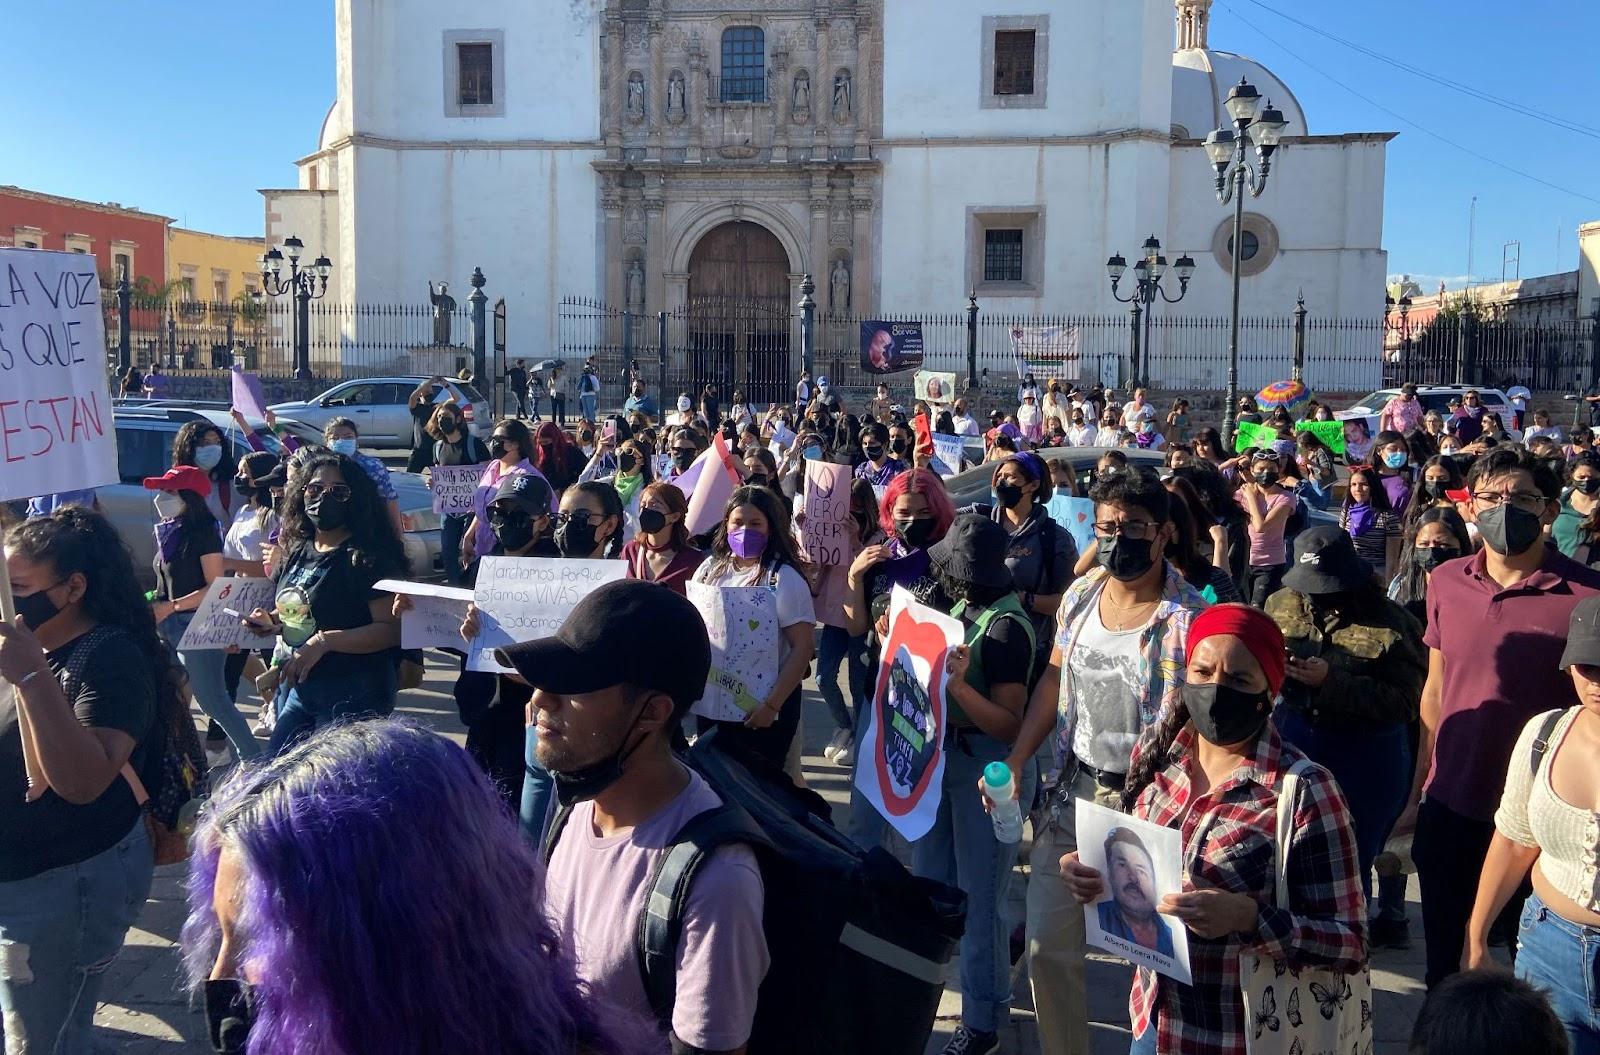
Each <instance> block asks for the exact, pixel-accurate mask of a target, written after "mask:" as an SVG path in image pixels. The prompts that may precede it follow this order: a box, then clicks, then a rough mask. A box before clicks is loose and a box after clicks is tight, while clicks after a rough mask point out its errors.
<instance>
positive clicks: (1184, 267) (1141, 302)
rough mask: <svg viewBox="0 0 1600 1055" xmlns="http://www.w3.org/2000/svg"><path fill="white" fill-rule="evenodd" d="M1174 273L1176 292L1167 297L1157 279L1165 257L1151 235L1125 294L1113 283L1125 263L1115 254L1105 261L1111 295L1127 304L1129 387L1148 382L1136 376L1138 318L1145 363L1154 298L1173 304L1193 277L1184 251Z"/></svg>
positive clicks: (1191, 260) (1191, 262)
mask: <svg viewBox="0 0 1600 1055" xmlns="http://www.w3.org/2000/svg"><path fill="white" fill-rule="evenodd" d="M1172 266H1173V270H1175V271H1176V272H1177V275H1178V295H1177V296H1176V297H1169V296H1167V291H1166V290H1165V289H1164V288H1162V285H1161V280H1162V279H1163V278H1165V277H1166V274H1167V258H1166V257H1164V256H1162V255H1161V239H1159V238H1157V237H1156V236H1155V235H1151V236H1150V237H1149V238H1146V239H1145V240H1144V259H1142V260H1140V261H1139V262H1138V263H1136V264H1134V265H1133V276H1134V283H1135V284H1134V288H1133V290H1132V292H1130V293H1129V294H1128V296H1126V297H1123V296H1119V295H1118V293H1117V286H1118V284H1119V283H1121V282H1122V276H1123V274H1124V273H1125V272H1126V271H1127V270H1128V262H1127V261H1126V260H1124V259H1123V258H1122V254H1121V253H1118V254H1117V255H1116V256H1114V257H1112V258H1111V259H1110V260H1107V261H1106V274H1107V275H1108V276H1110V278H1111V296H1112V297H1113V298H1114V299H1115V300H1116V301H1117V302H1118V303H1119V304H1131V305H1133V307H1132V308H1131V309H1129V314H1130V315H1131V316H1132V325H1131V330H1132V337H1131V338H1130V342H1129V347H1130V353H1129V355H1130V362H1129V366H1131V367H1132V370H1131V371H1130V375H1129V379H1128V383H1129V386H1130V387H1131V388H1138V387H1139V386H1140V385H1142V384H1146V383H1147V382H1148V380H1149V379H1148V378H1141V377H1140V376H1139V359H1140V356H1139V317H1140V316H1141V315H1143V316H1144V358H1145V363H1146V365H1148V363H1149V356H1150V319H1151V317H1152V316H1153V315H1154V314H1155V311H1154V307H1155V303H1156V297H1157V296H1159V297H1160V298H1161V299H1162V300H1164V301H1166V302H1167V303H1168V304H1176V303H1178V301H1180V300H1182V299H1183V298H1184V297H1185V296H1186V295H1187V294H1188V292H1189V280H1190V279H1191V278H1193V277H1194V258H1193V257H1191V256H1189V255H1188V254H1187V253H1185V254H1184V255H1183V256H1180V257H1178V259H1177V261H1176V262H1175V263H1174V264H1173V265H1172Z"/></svg>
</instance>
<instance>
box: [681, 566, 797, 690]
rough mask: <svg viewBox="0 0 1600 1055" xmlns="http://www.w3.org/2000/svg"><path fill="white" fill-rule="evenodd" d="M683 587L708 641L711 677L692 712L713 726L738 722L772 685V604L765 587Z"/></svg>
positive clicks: (775, 609) (773, 599)
mask: <svg viewBox="0 0 1600 1055" xmlns="http://www.w3.org/2000/svg"><path fill="white" fill-rule="evenodd" d="M684 586H685V589H686V591H687V593H688V596H689V603H690V604H693V605H694V606H695V608H697V609H699V611H700V618H701V619H703V620H705V624H706V636H707V637H709V638H710V639H711V673H710V674H709V675H708V676H707V678H706V691H705V695H704V696H702V697H701V698H700V700H699V701H698V702H697V703H695V705H694V707H693V708H692V709H693V711H694V713H695V714H698V715H701V716H702V717H705V718H710V719H711V720H713V721H718V722H742V721H744V720H745V719H746V718H747V717H749V716H750V714H751V712H752V711H754V710H755V709H756V708H757V707H760V706H761V705H762V704H763V703H765V702H766V700H767V694H768V693H770V692H771V691H772V688H773V686H774V685H776V684H777V683H778V636H779V635H778V598H777V596H776V595H775V594H774V593H773V592H772V591H771V590H769V589H767V588H766V587H765V586H709V585H707V584H705V583H700V582H688V583H685V584H684Z"/></svg>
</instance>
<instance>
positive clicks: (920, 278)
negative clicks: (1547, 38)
mask: <svg viewBox="0 0 1600 1055" xmlns="http://www.w3.org/2000/svg"><path fill="white" fill-rule="evenodd" d="M1210 3H1211V0H1176V4H1175V5H1174V0H986V2H985V3H980V4H969V3H965V2H961V3H956V2H934V3H929V2H927V0H742V2H734V0H548V2H545V3H538V4H529V3H526V2H524V0H481V2H480V3H477V4H475V5H472V6H471V8H470V9H462V8H460V7H458V6H457V5H446V4H437V3H429V2H426V0H338V5H337V21H336V27H337V33H338V48H337V52H338V70H337V84H338V91H337V98H336V100H335V102H334V104H333V107H332V109H331V110H330V111H329V114H328V116H327V119H326V121H325V122H324V125H323V128H322V130H321V135H320V139H319V144H318V149H317V150H316V151H315V152H313V153H312V154H310V155H308V156H306V157H304V158H302V159H301V160H300V161H299V162H298V163H297V164H298V168H299V181H298V182H299V186H298V187H296V188H290V189H285V190H269V191H265V192H263V193H264V194H265V195H266V198H267V203H266V210H267V232H266V233H267V237H268V239H269V240H271V241H281V239H282V238H284V237H286V236H288V235H289V234H296V233H297V234H299V235H300V237H301V238H302V239H303V240H304V241H305V242H306V243H307V246H308V253H315V252H326V253H327V254H328V256H330V257H331V258H332V259H333V261H334V263H335V267H336V269H337V274H336V276H335V279H334V281H333V283H332V285H333V286H334V290H333V292H331V293H330V297H336V298H339V299H344V300H349V301H361V302H380V303H396V302H414V301H420V300H421V297H422V295H423V294H424V292H425V290H426V286H427V282H428V281H429V280H430V279H432V280H438V279H448V280H451V281H452V282H453V284H455V285H456V291H457V292H458V293H463V292H464V291H465V289H464V287H465V281H464V280H465V278H466V276H467V275H468V274H470V272H471V270H472V268H473V267H482V268H483V270H484V272H485V273H486V275H487V276H488V278H489V283H490V286H491V290H492V292H493V293H494V294H495V295H496V296H503V297H505V298H506V300H507V303H508V307H509V309H510V311H511V312H512V313H513V314H514V316H515V317H516V318H517V320H518V329H517V333H518V336H519V338H520V340H519V344H520V346H521V349H522V350H523V351H524V352H525V353H526V354H527V355H529V356H538V355H541V354H543V350H544V349H545V348H548V347H550V346H551V345H552V344H553V342H554V340H555V335H556V327H557V315H558V312H559V302H560V299H561V298H562V297H564V296H577V297H584V298H589V299H593V300H596V301H602V302H605V303H606V304H609V305H613V306H615V307H616V308H618V309H626V310H630V311H633V312H635V313H641V314H643V313H654V312H657V311H662V310H667V311H674V310H677V309H680V308H682V307H683V306H685V305H686V304H689V303H691V302H696V301H699V300H701V299H702V298H728V299H730V300H733V301H738V302H753V303H770V304H774V305H780V306H792V305H793V304H794V303H796V302H797V301H798V299H799V287H800V283H801V281H802V278H803V276H805V275H807V274H810V275H812V276H814V279H815V282H816V287H817V292H816V295H815V296H816V300H817V302H818V306H819V309H820V310H822V311H823V312H832V313H835V314H841V315H843V314H854V315H859V316H862V317H873V316H876V315H884V314H888V315H897V316H911V315H914V314H916V313H921V312H945V313H949V312H955V311H959V310H960V309H961V308H962V307H964V306H965V304H966V300H967V296H968V294H969V292H975V293H976V295H977V297H978V300H979V302H980V303H981V304H983V305H984V306H985V310H987V311H992V312H1001V313H1007V314H1019V315H1033V314H1045V313H1059V314H1066V313H1075V314H1110V313H1113V312H1117V311H1120V310H1123V309H1122V308H1121V306H1120V305H1118V304H1117V303H1116V302H1115V301H1114V300H1113V299H1112V297H1111V291H1110V286H1109V283H1108V281H1107V278H1106V273H1105V261H1106V259H1107V257H1109V256H1111V255H1112V254H1113V253H1117V252H1120V253H1122V254H1123V255H1125V256H1127V257H1128V258H1129V259H1130V260H1131V259H1133V258H1134V257H1136V256H1137V255H1138V253H1139V247H1140V246H1141V244H1142V243H1143V242H1144V240H1145V238H1146V237H1147V236H1149V235H1151V234H1154V235H1156V236H1157V237H1159V238H1160V239H1161V241H1162V243H1163V245H1164V246H1165V248H1164V252H1165V253H1166V255H1167V256H1168V258H1169V259H1176V257H1178V256H1179V255H1182V254H1184V253H1188V254H1189V255H1190V256H1192V257H1194V258H1195V260H1196V261H1197V264H1198V267H1197V270H1196V274H1195V277H1194V280H1193V282H1192V283H1191V288H1190V292H1189V295H1188V297H1187V299H1186V302H1185V305H1184V308H1183V309H1182V310H1183V311H1184V312H1185V313H1192V314H1199V315H1221V314H1226V312H1227V306H1228V303H1229V288H1230V275H1229V268H1230V265H1231V260H1230V257H1229V247H1230V244H1231V243H1230V239H1231V218H1232V210H1231V208H1224V207H1223V206H1221V205H1219V204H1218V203H1217V201H1216V199H1215V197H1214V186H1213V170H1212V169H1211V167H1210V165H1209V163H1208V161H1207V160H1206V157H1205V154H1204V151H1203V149H1202V143H1201V141H1202V140H1203V139H1204V137H1205V135H1206V134H1207V133H1208V132H1209V131H1210V130H1211V129H1212V128H1214V127H1216V126H1217V125H1218V124H1220V123H1222V122H1223V121H1224V120H1225V117H1226V114H1225V112H1224V111H1223V109H1222V100H1223V99H1224V98H1225V97H1226V95H1227V92H1228V90H1229V89H1230V87H1231V86H1232V85H1233V84H1235V83H1237V82H1238V80H1239V79H1240V77H1245V78H1248V79H1249V80H1250V81H1251V83H1253V84H1255V85H1256V86H1257V88H1258V89H1259V90H1260V91H1261V92H1262V94H1263V95H1264V96H1267V97H1268V98H1270V99H1271V101H1272V102H1273V104H1274V105H1276V106H1277V107H1278V109H1280V110H1281V111H1283V112H1284V114H1285V115H1286V117H1287V118H1288V120H1289V127H1288V129H1287V139H1286V141H1285V145H1284V146H1283V147H1282V148H1281V149H1280V150H1279V152H1278V154H1277V156H1276V157H1275V159H1274V176H1273V179H1272V182H1271V184H1270V185H1269V187H1268V189H1267V191H1266V193H1265V194H1264V195H1263V196H1262V197H1261V198H1259V199H1251V200H1249V201H1248V202H1247V204H1246V237H1245V242H1244V251H1245V254H1246V256H1247V259H1246V261H1245V262H1244V266H1243V271H1244V277H1245V282H1244V298H1245V305H1246V307H1245V310H1246V311H1247V312H1259V313H1268V312H1271V313H1287V312H1288V311H1289V310H1290V309H1291V308H1292V306H1293V303H1294V300H1295V297H1296V295H1297V294H1298V293H1300V292H1301V291H1303V292H1304V295H1305V298H1306V301H1307V304H1308V306H1309V307H1310V308H1311V310H1312V311H1314V312H1316V313H1318V314H1320V315H1323V316H1328V317H1341V318H1355V319H1376V318H1381V316H1382V311H1383V298H1384V281H1385V276H1386V272H1387V258H1386V254H1385V253H1384V251H1383V249H1382V228H1383V187H1384V161H1385V149H1386V143H1387V141H1388V139H1389V138H1390V136H1389V135H1387V134H1384V133H1339V134H1328V133H1325V132H1322V131H1320V130H1313V129H1311V128H1309V127H1308V126H1307V123H1306V115H1305V114H1304V112H1303V111H1302V110H1301V108H1300V105H1299V103H1298V101H1297V100H1296V99H1295V98H1294V96H1293V93H1292V92H1291V91H1290V90H1289V88H1288V87H1287V86H1286V85H1285V84H1284V83H1283V82H1282V81H1280V80H1279V79H1278V78H1277V77H1275V76H1274V75H1273V74H1272V73H1271V72H1270V71H1268V70H1266V69H1265V68H1264V67H1262V66H1260V65H1259V64H1257V63H1254V62H1252V61H1251V60H1249V59H1246V58H1244V57H1242V56H1239V55H1235V54H1232V53H1229V52H1224V51H1217V50H1213V49H1212V48H1211V47H1210V40H1209V26H1208V22H1209V13H1210V11H1209V9H1210ZM1124 292H1126V291H1124Z"/></svg>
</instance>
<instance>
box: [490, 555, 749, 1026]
mask: <svg viewBox="0 0 1600 1055" xmlns="http://www.w3.org/2000/svg"><path fill="white" fill-rule="evenodd" d="M499 658H500V662H501V663H503V664H505V665H507V666H510V667H514V668H515V669H516V671H517V673H518V675H519V676H520V677H522V679H523V680H525V681H526V682H527V683H528V684H529V685H531V686H533V689H534V693H533V700H532V703H531V706H530V710H531V712H532V714H533V716H534V717H535V718H536V720H537V723H538V736H539V746H538V756H539V761H540V762H541V763H542V764H543V765H544V766H545V768H547V769H548V770H549V771H550V773H551V775H552V776H553V777H554V779H555V785H556V796H557V798H558V799H559V801H560V802H561V803H562V804H563V805H572V811H571V813H570V815H569V816H568V817H567V819H566V823H565V825H564V826H563V827H562V829H561V831H560V832H559V834H558V835H557V837H556V838H557V841H556V844H555V847H554V850H553V852H552V853H551V855H550V864H549V871H548V873H547V875H546V878H545V909H546V911H547V912H549V914H550V917H551V920H552V922H553V923H554V924H555V927H556V930H557V931H558V932H559V933H560V934H561V936H562V941H563V944H564V946H565V948H566V951H567V952H568V954H569V955H571V956H572V957H573V958H574V961H575V963H576V965H577V971H578V976H579V977H580V978H581V979H582V980H583V982H584V983H585V984H586V985H587V986H588V987H589V988H590V989H591V991H592V992H593V993H594V995H595V996H597V997H600V998H603V999H609V1000H611V1001H612V1002H613V1003H616V1004H619V1005H621V1006H623V1007H626V1008H629V1009H631V1010H633V1011H635V1012H638V1013H640V1014H643V1015H646V1016H649V1015H650V1014H651V1010H650V1004H649V1001H648V1000H647V998H646V996H645V989H644V980H643V977H642V976H641V974H640V971H639V964H638V959H637V956H636V952H635V941H636V932H637V930H638V927H639V921H640V919H641V916H642V913H643V911H644V908H645V905H644V900H645V897H646V895H647V893H648V891H649V888H650V885H651V882H652V880H653V878H654V876H655V873H656V870H657V868H658V866H659V864H660V860H661V858H662V856H663V855H664V854H665V853H666V850H667V848H668V847H669V846H670V845H671V844H672V842H673V841H674V839H675V838H676V836H677V834H678V832H680V831H681V830H682V829H683V827H684V825H685V824H687V823H688V822H689V821H690V820H691V819H693V818H694V817H696V816H698V815H700V814H701V813H704V812H705V811H707V810H710V809H715V808H716V807H717V806H719V805H721V802H722V800H721V799H720V797H719V796H718V795H717V793H716V792H715V791H713V790H712V789H711V787H710V786H709V785H708V784H707V783H706V782H705V781H704V780H703V779H701V777H700V776H699V775H698V774H696V773H695V772H693V771H692V770H690V769H689V768H688V767H687V766H685V765H684V764H683V763H682V762H680V761H679V760H678V759H677V758H676V757H675V756H674V755H673V749H672V745H673V741H674V739H675V738H676V737H677V735H678V727H679V725H680V724H681V723H682V721H683V718H684V716H685V715H687V714H688V712H689V708H690V707H691V706H693V704H694V702H695V701H696V700H698V699H699V698H700V696H701V694H702V692H703V691H704V689H705V685H706V678H707V676H708V674H709V672H710V669H711V646H710V643H709V641H708V640H707V637H706V630H705V625H704V623H703V622H702V621H701V618H700V615H699V613H698V612H697V611H696V610H695V608H694V606H693V605H691V604H690V603H689V602H688V601H686V600H684V599H683V598H682V597H680V596H679V595H677V594H676V593H673V592H672V591H671V590H668V589H665V588H663V587H661V586H658V585H655V584H654V583H647V582H642V581H639V580H634V579H626V580H623V581H620V582H613V583H607V584H606V585H604V586H602V587H600V588H599V589H597V590H595V591H594V592H593V593H591V594H589V596H587V597H585V598H584V599H583V600H582V601H580V602H579V603H578V606H577V607H576V608H574V609H573V610H572V614H571V615H569V616H568V617H567V620H566V622H565V623H564V624H563V625H562V627H561V629H560V630H559V631H557V633H556V634H555V636H554V637H547V638H542V639H540V640H538V641H530V642H527V643H524V644H519V645H512V646H510V647H508V648H505V649H502V650H501V651H500V653H499ZM763 903H764V894H763V888H762V885H761V873H760V871H759V870H758V868H757V866H756V861H755V857H754V855H753V854H752V853H751V851H750V848H749V847H748V846H745V845H743V844H738V843H730V844H727V845H724V846H721V847H719V848H718V849H716V850H714V851H713V852H712V853H711V855H710V856H709V857H708V858H707V859H706V861H705V863H704V864H703V865H701V867H700V869H699V870H698V871H697V872H696V873H695V876H694V882H693V884H692V886H691V887H690V889H689V893H688V901H687V906H686V908H685V911H684V923H683V931H682V933H681V935H680V936H679V938H678V966H677V975H676V999H675V1000H674V1003H673V1010H672V1021H671V1029H672V1042H673V1050H674V1051H675V1052H677V1051H701V1052H733V1051H742V1050H743V1048H744V1045H745V1044H746V1043H747V1042H748V1040H749V1037H750V1028H751V1024H752V1023H753V1021H754V1019H755V1009H756V993H757V990H758V989H759V988H760V985H761V979H762V978H763V977H764V976H765V975H766V971H767V964H768V955H767V944H766V938H765V935H764V933H763V931H762V910H763Z"/></svg>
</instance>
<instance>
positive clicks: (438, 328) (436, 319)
mask: <svg viewBox="0 0 1600 1055" xmlns="http://www.w3.org/2000/svg"><path fill="white" fill-rule="evenodd" d="M428 300H429V302H430V303H432V304H433V344H434V347H436V348H446V347H448V346H449V344H450V316H451V314H453V313H454V312H455V310H456V298H454V297H452V296H451V295H450V283H448V282H441V283H439V292H437V293H435V292H434V291H433V280H432V279H429V280H428Z"/></svg>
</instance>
